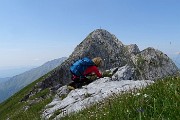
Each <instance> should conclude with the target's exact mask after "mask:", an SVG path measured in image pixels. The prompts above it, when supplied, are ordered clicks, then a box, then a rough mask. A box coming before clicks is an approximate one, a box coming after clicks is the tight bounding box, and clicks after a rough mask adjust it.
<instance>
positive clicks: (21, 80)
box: [0, 57, 67, 102]
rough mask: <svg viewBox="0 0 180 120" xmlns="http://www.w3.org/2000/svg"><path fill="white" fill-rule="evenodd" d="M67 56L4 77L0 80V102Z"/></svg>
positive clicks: (57, 64)
mask: <svg viewBox="0 0 180 120" xmlns="http://www.w3.org/2000/svg"><path fill="white" fill-rule="evenodd" d="M66 59H67V58H66V57H62V58H59V59H55V60H52V61H48V62H46V63H45V64H43V65H42V66H40V67H37V68H33V69H31V70H29V71H26V72H24V73H22V74H19V75H16V76H14V77H12V78H3V79H1V80H0V81H1V82H0V102H2V101H4V100H5V99H7V98H8V97H10V96H12V95H13V94H14V93H16V92H18V91H19V90H21V89H22V88H23V87H25V86H27V85H28V84H30V83H32V82H33V81H35V80H36V79H38V78H39V77H41V76H43V75H45V74H46V73H48V72H49V71H51V70H53V69H54V68H56V67H57V66H59V65H60V64H61V63H62V62H64V61H65V60H66Z"/></svg>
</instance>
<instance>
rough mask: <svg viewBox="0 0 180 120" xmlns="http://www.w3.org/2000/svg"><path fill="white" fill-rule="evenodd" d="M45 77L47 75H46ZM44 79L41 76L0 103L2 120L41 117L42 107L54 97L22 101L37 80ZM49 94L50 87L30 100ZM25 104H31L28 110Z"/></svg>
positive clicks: (24, 119) (0, 119)
mask: <svg viewBox="0 0 180 120" xmlns="http://www.w3.org/2000/svg"><path fill="white" fill-rule="evenodd" d="M44 77H45V76H44ZM42 79H43V77H41V78H39V79H38V80H36V81H35V82H33V83H32V84H30V85H28V86H27V87H25V88H24V89H22V90H21V91H19V92H18V93H16V94H15V95H13V96H12V97H10V98H9V99H8V100H6V101H5V102H3V103H1V104H0V120H5V119H7V118H10V119H13V120H36V119H40V114H41V113H40V112H41V110H42V108H44V106H45V105H46V104H48V103H49V102H50V101H51V100H52V98H51V97H49V98H46V99H44V100H42V101H40V102H37V103H33V102H31V104H30V102H20V101H21V99H22V98H23V97H24V96H25V95H26V94H28V93H29V92H30V91H31V90H32V89H33V87H34V85H35V84H36V83H37V82H40V81H41V80H42ZM47 94H49V89H45V90H43V91H41V92H39V93H38V94H37V95H35V96H33V97H32V98H30V99H29V100H32V101H33V100H34V99H35V98H38V97H40V96H43V95H47ZM25 106H30V108H29V109H28V110H25Z"/></svg>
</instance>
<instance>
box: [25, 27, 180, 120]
mask: <svg viewBox="0 0 180 120" xmlns="http://www.w3.org/2000/svg"><path fill="white" fill-rule="evenodd" d="M83 57H89V58H94V57H101V58H102V59H103V61H104V65H103V66H102V67H101V68H100V70H101V71H104V70H112V69H113V68H118V71H117V72H116V73H115V74H114V75H113V76H112V77H107V78H101V79H98V80H96V81H94V82H92V83H91V84H89V85H87V86H83V88H82V89H75V90H72V91H71V92H69V91H68V90H67V86H66V84H68V83H69V82H71V73H70V70H69V68H70V66H71V64H73V63H74V62H75V61H76V60H78V59H80V58H83ZM176 74H179V71H178V68H177V66H176V65H175V64H174V63H173V61H172V60H171V59H170V58H169V57H168V56H167V55H166V54H164V53H163V52H161V51H159V50H156V49H154V48H147V49H145V50H142V51H140V50H139V48H138V46H137V45H136V44H131V45H124V44H123V43H122V42H121V41H119V40H118V39H117V38H116V36H115V35H113V34H111V33H109V32H108V31H106V30H103V29H97V30H95V31H93V32H91V33H90V34H89V35H88V36H87V37H86V38H85V39H84V40H83V41H82V42H81V43H80V44H79V45H78V46H77V47H76V48H75V50H74V52H73V53H72V54H71V55H70V56H69V58H68V59H67V60H65V61H64V62H63V63H62V64H61V65H60V66H58V67H57V68H56V69H54V70H53V71H51V72H50V73H49V74H47V75H46V76H44V77H43V78H42V81H40V82H38V83H36V85H35V86H34V88H33V89H32V90H31V91H30V93H29V94H27V95H25V97H24V98H23V99H22V101H27V100H28V98H29V96H33V95H36V94H38V92H41V91H43V90H45V89H51V91H53V92H55V94H56V95H55V98H54V100H53V101H52V102H51V103H50V104H48V105H47V106H46V108H45V109H44V110H43V111H44V112H43V114H42V117H43V118H44V119H49V118H50V117H52V116H53V117H54V118H55V119H56V118H57V119H58V118H60V117H63V116H64V115H67V114H69V113H72V112H76V111H79V110H81V109H84V108H85V107H84V106H86V107H88V106H89V105H91V104H93V103H95V102H98V101H101V100H103V99H104V98H106V97H108V96H110V95H112V94H111V93H121V92H122V91H129V90H132V89H134V88H142V87H145V86H147V85H148V84H151V83H153V82H154V81H156V80H158V79H159V78H163V77H166V76H170V75H176ZM82 103H83V104H82ZM58 110H59V111H61V112H59V114H58V115H57V116H54V112H56V111H58ZM62 111H66V112H65V113H64V112H62Z"/></svg>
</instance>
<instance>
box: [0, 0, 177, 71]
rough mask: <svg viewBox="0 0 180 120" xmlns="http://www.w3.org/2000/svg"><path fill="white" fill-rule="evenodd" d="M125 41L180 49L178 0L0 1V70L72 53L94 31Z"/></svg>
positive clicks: (171, 51)
mask: <svg viewBox="0 0 180 120" xmlns="http://www.w3.org/2000/svg"><path fill="white" fill-rule="evenodd" d="M98 28H103V29H106V30H108V31H109V32H110V33H112V34H114V35H116V37H117V38H118V39H119V40H120V41H122V42H123V43H124V44H131V43H133V44H137V45H138V46H139V48H140V49H141V50H142V49H144V48H146V47H154V48H156V49H159V50H161V51H163V52H165V53H166V54H168V55H169V56H170V57H172V58H173V59H176V58H177V57H178V56H177V54H178V53H179V52H180V47H179V45H180V1H179V0H0V57H1V59H0V69H6V68H8V67H24V66H38V65H41V64H43V63H44V62H47V61H49V60H53V59H56V58H60V57H64V56H67V57H68V56H69V55H70V54H71V53H72V51H73V50H74V48H75V47H76V46H77V45H78V44H79V43H80V42H81V41H82V40H83V39H84V38H85V37H86V36H87V35H88V34H89V33H90V32H92V31H93V30H95V29H98Z"/></svg>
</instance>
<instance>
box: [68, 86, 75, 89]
mask: <svg viewBox="0 0 180 120" xmlns="http://www.w3.org/2000/svg"><path fill="white" fill-rule="evenodd" d="M67 88H68V89H69V90H75V88H74V87H73V86H70V85H68V86H67Z"/></svg>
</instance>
